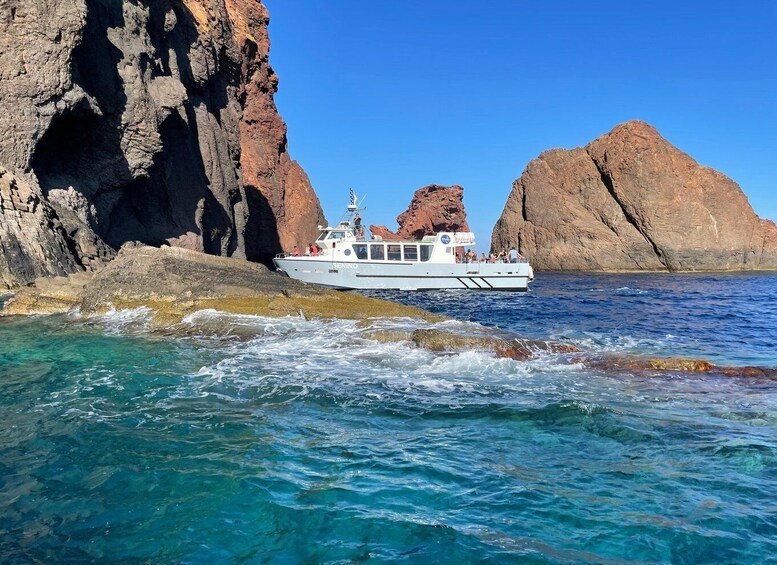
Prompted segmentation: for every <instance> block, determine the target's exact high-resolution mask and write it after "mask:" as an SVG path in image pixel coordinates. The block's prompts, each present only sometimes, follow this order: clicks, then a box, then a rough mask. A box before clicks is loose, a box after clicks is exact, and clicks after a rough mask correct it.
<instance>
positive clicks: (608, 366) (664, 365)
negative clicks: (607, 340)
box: [575, 355, 777, 379]
mask: <svg viewBox="0 0 777 565" xmlns="http://www.w3.org/2000/svg"><path fill="white" fill-rule="evenodd" d="M575 361H576V362H581V363H583V364H584V365H586V366H587V367H591V368H596V369H604V370H607V371H622V370H628V371H650V372H657V373H710V374H718V375H725V376H727V377H749V378H759V377H760V378H768V379H777V369H772V368H768V367H727V366H720V365H715V364H714V363H710V362H709V361H706V360H704V359H688V358H683V357H638V356H633V355H628V356H623V357H614V356H613V357H599V358H583V359H575Z"/></svg>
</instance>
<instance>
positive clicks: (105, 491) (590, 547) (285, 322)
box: [0, 274, 777, 563]
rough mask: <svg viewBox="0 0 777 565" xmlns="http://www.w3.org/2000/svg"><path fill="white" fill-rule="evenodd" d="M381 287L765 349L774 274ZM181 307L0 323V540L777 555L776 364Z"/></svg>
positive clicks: (630, 343)
mask: <svg viewBox="0 0 777 565" xmlns="http://www.w3.org/2000/svg"><path fill="white" fill-rule="evenodd" d="M381 296H388V297H391V298H393V299H398V300H403V301H406V302H409V303H413V304H416V305H420V306H423V307H426V308H429V309H432V310H435V311H438V312H443V313H446V314H449V315H453V316H457V317H458V318H459V319H461V320H463V321H461V322H447V323H444V324H443V327H447V328H448V329H452V330H454V331H462V332H466V331H469V330H470V329H471V328H472V327H473V326H472V325H471V324H473V323H482V324H486V325H491V326H498V327H502V328H506V329H512V330H515V331H519V332H521V333H523V334H526V335H530V336H535V337H554V338H556V339H564V340H568V341H571V342H573V343H577V344H579V345H580V346H581V347H583V348H585V349H588V350H593V351H598V352H605V353H606V352H614V353H645V354H651V355H689V356H701V357H704V358H707V359H710V360H712V361H714V362H717V363H722V364H726V363H727V364H735V365H746V364H758V365H765V366H777V277H775V276H767V275H737V276H733V275H732V276H708V275H683V276H667V275H664V276H652V275H642V276H612V275H610V276H605V275H602V276H589V275H574V276H573V275H551V274H543V275H540V277H539V278H538V280H537V282H536V283H535V285H534V287H533V291H532V292H530V293H527V294H511V293H510V294H508V293H504V294H485V293H466V292H435V293H417V294H398V293H397V294H390V293H384V294H382V295H381ZM377 324H378V325H379V326H380V327H416V326H417V324H416V323H414V322H411V321H400V322H387V321H379V322H377ZM181 329H182V330H185V331H183V333H179V334H169V335H165V334H159V333H154V332H151V331H149V330H148V328H147V313H146V312H144V311H143V310H136V311H128V312H127V311H125V312H115V313H111V314H109V315H106V316H101V317H94V318H80V317H75V316H72V317H65V316H62V317H50V318H36V319H0V421H2V426H3V434H2V437H0V561H2V562H4V563H5V562H8V563H14V562H18V563H28V562H47V563H52V562H67V561H71V562H72V561H78V562H84V561H85V562H89V561H94V562H187V563H206V562H207V563H210V562H280V563H296V562H329V563H350V562H362V561H364V562H370V561H372V562H381V561H404V562H408V563H416V562H433V563H472V562H481V561H485V562H508V563H512V562H517V563H544V562H551V563H623V562H651V563H670V562H671V563H713V562H714V563H721V562H726V563H729V562H737V563H768V562H775V561H777V381H768V380H744V379H731V378H724V377H717V376H705V375H680V374H663V375H652V374H649V373H640V374H629V373H626V372H619V373H607V372H605V371H601V370H591V369H586V368H583V367H582V366H580V365H577V364H573V363H570V362H569V361H570V360H569V359H564V358H563V357H562V358H547V357H546V358H538V359H535V360H532V361H528V362H516V361H512V360H508V359H496V358H494V357H493V356H491V355H489V354H487V353H482V352H467V353H461V354H455V355H439V354H433V353H430V352H428V351H424V350H418V349H413V348H410V347H409V346H407V345H403V344H379V343H376V342H374V341H371V340H369V339H367V338H366V337H365V336H364V330H363V329H361V328H360V327H359V326H358V325H357V324H356V323H354V322H350V321H317V320H311V321H306V320H302V319H297V318H287V319H281V320H277V319H266V318H256V317H246V316H226V315H222V314H219V313H216V312H203V313H200V314H197V315H195V316H193V317H192V318H190V319H189V320H187V323H186V324H184V325H183V327H182V328H181Z"/></svg>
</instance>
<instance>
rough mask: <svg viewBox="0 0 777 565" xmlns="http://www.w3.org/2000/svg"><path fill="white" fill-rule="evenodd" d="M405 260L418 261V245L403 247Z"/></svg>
mask: <svg viewBox="0 0 777 565" xmlns="http://www.w3.org/2000/svg"><path fill="white" fill-rule="evenodd" d="M403 251H404V256H405V261H418V246H417V245H405V246H404V247H403Z"/></svg>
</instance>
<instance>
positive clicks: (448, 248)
mask: <svg viewBox="0 0 777 565" xmlns="http://www.w3.org/2000/svg"><path fill="white" fill-rule="evenodd" d="M445 252H446V253H453V247H446V248H445Z"/></svg>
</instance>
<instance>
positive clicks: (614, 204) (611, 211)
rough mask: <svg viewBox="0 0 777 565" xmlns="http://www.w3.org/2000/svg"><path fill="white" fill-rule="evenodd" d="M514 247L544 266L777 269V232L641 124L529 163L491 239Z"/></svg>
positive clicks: (716, 177)
mask: <svg viewBox="0 0 777 565" xmlns="http://www.w3.org/2000/svg"><path fill="white" fill-rule="evenodd" d="M513 246H516V247H517V248H518V249H519V250H520V251H521V253H523V254H524V255H527V256H528V257H530V258H531V260H532V263H533V264H534V266H535V267H536V268H538V269H544V270H581V271H582V270H591V271H599V270H605V271H621V270H624V271H629V270H649V271H662V270H663V271H667V270H668V271H688V270H751V269H775V268H777V227H775V225H774V224H773V223H772V222H770V221H768V220H761V219H760V218H759V217H758V216H757V215H756V214H755V212H754V211H753V209H752V208H751V206H750V204H749V202H748V200H747V197H746V196H745V194H744V193H743V192H742V190H741V189H740V188H739V186H738V185H737V184H736V183H735V182H734V181H732V180H731V179H730V178H728V177H726V176H725V175H723V174H722V173H720V172H718V171H715V170H714V169H711V168H709V167H704V166H702V165H699V164H698V163H697V162H696V161H695V160H694V159H693V158H691V157H690V156H689V155H687V154H686V153H683V152H682V151H680V150H679V149H677V148H676V147H675V146H673V145H672V144H671V143H669V142H668V141H667V140H666V139H664V138H663V137H662V136H661V135H660V134H659V133H658V131H657V130H656V129H655V128H654V127H653V126H651V125H650V124H647V123H645V122H642V121H630V122H626V123H624V124H620V125H618V126H616V127H615V128H614V129H613V130H612V131H610V132H609V133H607V134H605V135H603V136H601V137H599V138H597V139H595V140H594V141H592V142H591V143H589V144H588V145H586V146H585V147H579V148H575V149H571V150H565V149H552V150H549V151H545V152H543V153H542V154H540V156H539V157H538V158H537V159H535V160H533V161H531V162H530V163H529V164H528V165H527V167H526V170H524V172H523V174H522V175H521V177H520V178H519V179H517V180H516V181H515V182H514V183H513V189H512V192H511V193H510V195H509V197H508V199H507V203H506V205H505V208H504V211H503V212H502V215H501V217H500V218H499V220H498V221H497V224H496V226H495V228H494V232H493V235H492V249H509V248H510V247H513Z"/></svg>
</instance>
